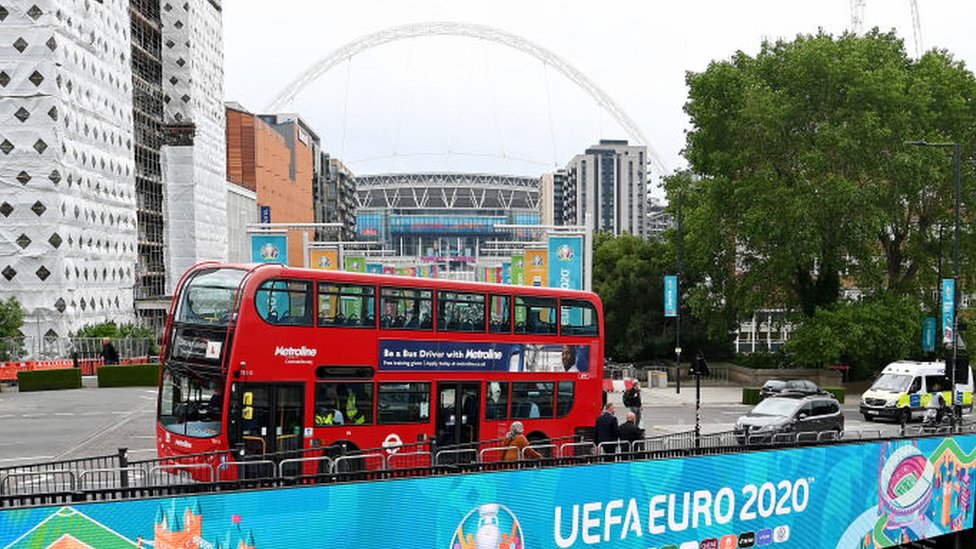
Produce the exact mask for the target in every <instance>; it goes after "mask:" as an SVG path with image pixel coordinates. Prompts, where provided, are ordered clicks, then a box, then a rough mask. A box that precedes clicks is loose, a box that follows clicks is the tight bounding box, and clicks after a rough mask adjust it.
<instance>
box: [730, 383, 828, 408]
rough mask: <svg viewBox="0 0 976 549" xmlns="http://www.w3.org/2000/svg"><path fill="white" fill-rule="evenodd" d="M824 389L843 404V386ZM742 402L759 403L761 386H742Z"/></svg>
mask: <svg viewBox="0 0 976 549" xmlns="http://www.w3.org/2000/svg"><path fill="white" fill-rule="evenodd" d="M821 389H823V390H824V391H826V392H828V393H830V394H832V395H834V398H836V399H837V402H839V403H841V404H843V403H844V396H845V395H846V391H845V390H844V388H843V387H821ZM742 403H743V404H750V405H753V404H759V387H743V388H742Z"/></svg>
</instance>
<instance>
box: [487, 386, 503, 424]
mask: <svg viewBox="0 0 976 549" xmlns="http://www.w3.org/2000/svg"><path fill="white" fill-rule="evenodd" d="M485 419H487V420H499V419H508V382H507V381H489V382H488V391H487V392H486V396H485Z"/></svg>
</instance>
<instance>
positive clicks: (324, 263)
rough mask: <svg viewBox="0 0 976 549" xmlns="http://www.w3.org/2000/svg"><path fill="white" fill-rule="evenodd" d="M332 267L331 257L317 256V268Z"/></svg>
mask: <svg viewBox="0 0 976 549" xmlns="http://www.w3.org/2000/svg"><path fill="white" fill-rule="evenodd" d="M331 268H332V258H330V257H329V256H327V255H321V256H319V269H331Z"/></svg>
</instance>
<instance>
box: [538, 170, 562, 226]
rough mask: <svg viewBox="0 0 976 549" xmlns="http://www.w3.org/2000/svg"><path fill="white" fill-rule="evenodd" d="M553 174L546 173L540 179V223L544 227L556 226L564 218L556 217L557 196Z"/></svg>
mask: <svg viewBox="0 0 976 549" xmlns="http://www.w3.org/2000/svg"><path fill="white" fill-rule="evenodd" d="M554 183H555V182H554V179H553V174H551V173H544V174H542V176H541V177H540V178H539V222H540V223H541V224H543V225H555V224H556V220H557V219H558V220H559V221H560V222H561V221H562V216H561V215H560V216H558V217H557V216H556V215H555V206H554V205H553V199H554V198H555V197H554V194H555V184H554Z"/></svg>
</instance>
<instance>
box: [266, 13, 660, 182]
mask: <svg viewBox="0 0 976 549" xmlns="http://www.w3.org/2000/svg"><path fill="white" fill-rule="evenodd" d="M424 36H465V37H469V38H477V39H479V40H487V41H489V42H494V43H496V44H502V45H505V46H508V47H511V48H515V49H517V50H519V51H521V52H523V53H527V54H529V55H531V56H532V57H535V58H536V59H538V60H540V61H542V62H543V63H546V64H547V65H551V66H552V67H555V68H556V70H558V71H559V72H560V73H562V74H563V75H564V76H565V77H566V78H569V79H570V80H572V81H573V83H574V84H576V85H577V86H578V87H579V88H580V89H582V90H583V91H584V92H586V93H587V94H589V96H590V97H592V98H593V99H595V100H596V102H597V103H598V104H599V105H600V107H602V108H603V109H604V110H606V111H607V112H609V113H610V114H611V115H612V116H613V117H614V118H615V119H616V120H617V122H618V123H619V124H620V125H621V127H623V129H624V131H626V132H627V135H629V136H630V138H631V139H632V140H633V141H635V142H636V143H638V144H642V145H645V146H647V155H648V160H649V161H650V164H651V165H652V167H653V168H655V169H656V170H657V171H658V172H659V173H660V174H661V175H665V174H666V169H665V166H664V162H662V161H661V158H660V157H659V156H658V154H657V152H656V151H654V149H653V148H652V147H651V145H650V143H648V141H647V138H646V137H645V136H644V132H642V131H641V129H640V127H639V126H638V125H637V123H636V122H634V120H633V119H632V118H631V117H630V115H628V114H627V113H626V112H624V110H623V108H621V107H620V105H618V104H617V102H616V101H614V100H613V99H612V98H611V97H610V96H609V95H607V94H606V92H604V91H603V90H602V89H600V87H599V86H597V85H596V83H594V82H593V81H592V80H590V79H589V78H588V77H587V76H586V75H584V74H583V73H582V72H580V71H579V70H578V69H577V68H576V67H574V66H572V65H570V64H569V63H568V62H567V61H566V60H565V59H563V58H562V57H559V56H558V55H556V54H555V53H553V52H552V51H550V50H548V49H546V48H544V47H542V46H540V45H539V44H536V43H535V42H533V41H531V40H529V39H528V38H524V37H522V36H519V35H517V34H512V33H510V32H507V31H503V30H500V29H496V28H494V27H488V26H485V25H476V24H472V23H454V22H449V21H434V22H427V23H411V24H408V25H399V26H396V27H390V28H387V29H383V30H381V31H378V32H374V33H371V34H367V35H365V36H361V37H359V38H357V39H355V40H353V41H352V42H348V43H346V44H345V45H343V46H341V47H340V48H338V49H336V50H335V51H333V52H332V53H330V54H329V55H327V56H325V57H324V58H322V59H321V60H320V61H318V62H317V63H315V64H314V65H312V66H311V67H310V68H308V69H306V70H305V72H303V73H302V74H300V75H299V76H298V78H295V79H294V80H292V81H291V82H290V83H289V84H288V85H287V86H285V88H284V89H282V90H281V91H280V92H278V93H277V95H275V96H274V98H273V99H272V100H271V102H270V103H269V104H268V106H267V107H265V111H266V112H277V111H279V110H281V108H282V107H284V106H285V104H287V103H288V102H289V101H291V100H292V99H293V98H294V97H295V95H297V94H298V93H299V92H301V91H302V90H303V89H304V88H305V87H306V86H308V85H309V84H311V83H312V82H314V81H315V80H317V79H318V78H319V77H320V76H322V75H323V74H325V73H326V72H328V71H329V70H330V69H332V68H333V67H335V66H336V65H338V64H339V63H342V62H343V61H345V60H347V59H349V58H351V57H353V56H354V55H357V54H359V53H362V52H363V51H366V50H369V49H372V48H375V47H377V46H380V45H383V44H386V43H388V42H396V41H398V40H406V39H409V38H419V37H424Z"/></svg>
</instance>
